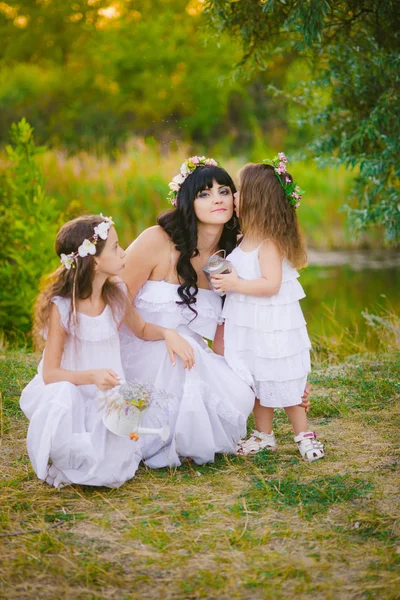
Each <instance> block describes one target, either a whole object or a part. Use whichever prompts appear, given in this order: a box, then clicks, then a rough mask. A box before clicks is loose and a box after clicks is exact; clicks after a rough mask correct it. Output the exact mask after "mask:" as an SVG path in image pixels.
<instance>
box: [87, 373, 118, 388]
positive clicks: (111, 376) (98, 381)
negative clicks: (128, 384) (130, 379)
mask: <svg viewBox="0 0 400 600" xmlns="http://www.w3.org/2000/svg"><path fill="white" fill-rule="evenodd" d="M93 383H94V385H96V386H97V387H98V388H99V390H102V391H103V392H106V391H107V390H111V389H112V388H113V387H115V386H116V385H119V384H120V383H121V378H120V377H119V376H118V375H117V374H116V373H115V372H114V371H113V370H112V369H96V370H95V371H93Z"/></svg>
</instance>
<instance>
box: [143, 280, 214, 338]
mask: <svg viewBox="0 0 400 600" xmlns="http://www.w3.org/2000/svg"><path fill="white" fill-rule="evenodd" d="M177 289H178V285H175V284H173V283H168V282H166V281H147V282H146V283H145V284H144V286H143V287H142V288H141V289H140V290H139V292H138V294H137V296H136V299H135V306H136V308H137V309H139V310H140V313H141V314H142V317H143V318H144V319H145V320H149V321H151V322H154V314H155V313H157V324H158V325H160V326H161V327H174V328H176V327H178V326H179V325H182V323H183V322H184V323H185V325H187V326H188V327H189V329H191V330H192V331H194V332H196V333H198V334H199V335H201V336H204V337H206V338H208V339H213V338H214V335H215V330H216V327H217V324H218V323H219V322H220V315H221V306H222V300H221V298H220V296H218V294H215V293H214V292H212V291H211V290H201V293H199V294H197V298H196V304H194V305H193V308H194V309H195V310H196V311H197V313H198V314H197V316H196V314H195V313H194V312H193V311H191V310H190V309H189V308H188V307H187V306H185V305H181V304H177V300H178V301H179V300H180V298H179V296H178V295H177Z"/></svg>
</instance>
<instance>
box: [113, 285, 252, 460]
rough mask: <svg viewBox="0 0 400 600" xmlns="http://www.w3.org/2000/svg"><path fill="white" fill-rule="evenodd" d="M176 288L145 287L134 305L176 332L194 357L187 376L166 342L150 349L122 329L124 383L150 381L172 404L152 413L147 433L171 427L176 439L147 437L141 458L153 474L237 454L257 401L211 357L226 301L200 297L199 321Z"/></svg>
mask: <svg viewBox="0 0 400 600" xmlns="http://www.w3.org/2000/svg"><path fill="white" fill-rule="evenodd" d="M177 290H178V285H175V284H174V283H168V282H166V281H147V282H146V283H145V284H144V286H143V287H142V288H141V289H140V291H139V293H138V294H137V296H136V299H135V306H136V309H137V310H138V311H139V313H140V314H141V316H142V317H143V319H144V320H145V321H148V322H150V323H155V324H157V325H160V326H162V327H167V328H170V329H176V330H177V332H178V333H179V334H181V335H182V336H183V337H185V338H186V339H187V340H188V341H189V342H190V344H191V345H192V346H193V348H194V350H195V366H194V367H193V368H192V369H191V370H190V371H189V370H187V369H186V370H185V369H184V368H183V363H182V361H181V360H180V359H179V358H177V361H176V365H175V366H173V365H172V363H171V360H170V358H169V356H168V352H167V348H166V345H165V342H164V341H163V340H161V341H156V342H146V341H143V340H139V339H137V338H136V337H135V336H133V335H132V334H131V332H130V331H129V330H127V329H126V328H124V327H122V328H121V354H122V364H123V368H124V371H125V376H126V378H127V380H131V379H140V380H142V381H144V380H148V381H150V382H151V383H152V384H153V385H154V386H155V387H156V388H157V389H158V390H161V391H165V392H167V393H168V394H169V400H168V402H167V403H166V404H165V405H164V406H163V410H160V407H157V406H153V407H152V406H150V408H149V409H148V411H146V413H145V416H144V419H143V425H144V426H149V427H158V426H160V425H162V424H164V423H166V422H167V423H169V426H170V431H171V436H170V439H169V440H167V443H166V444H162V442H161V441H160V440H158V441H157V440H156V439H155V438H153V437H152V439H150V436H147V437H146V436H143V437H142V453H143V458H144V459H145V461H146V464H147V465H148V466H150V467H166V466H173V465H175V466H177V465H180V464H181V462H180V459H181V458H182V457H191V458H193V459H194V461H195V462H196V463H198V464H202V463H206V462H210V461H213V460H214V457H215V454H216V453H217V452H227V453H229V452H234V451H235V447H236V444H237V442H238V441H239V439H240V438H241V437H242V436H243V435H244V434H245V433H246V421H247V417H248V416H249V414H250V412H251V411H252V409H253V406H254V394H253V392H252V391H251V389H250V388H249V387H248V385H247V384H246V383H245V382H243V381H242V380H241V379H240V377H238V376H237V375H236V374H235V373H234V372H233V371H232V370H231V369H230V367H229V366H228V365H227V363H226V361H225V359H224V358H223V357H222V356H218V355H216V354H214V353H213V352H212V351H211V350H210V349H209V347H208V344H207V342H206V341H205V340H204V338H207V339H211V340H212V339H213V338H214V335H215V330H216V327H217V323H218V321H219V319H220V315H221V306H222V301H221V298H220V297H219V296H218V295H217V294H215V293H214V292H212V291H211V290H205V289H199V292H198V295H197V302H196V305H195V308H196V310H197V312H198V315H197V317H196V316H195V314H194V313H193V312H191V311H190V310H189V309H188V308H187V307H186V306H185V307H182V305H179V304H177V303H176V302H177V301H179V300H180V298H179V296H178V293H177Z"/></svg>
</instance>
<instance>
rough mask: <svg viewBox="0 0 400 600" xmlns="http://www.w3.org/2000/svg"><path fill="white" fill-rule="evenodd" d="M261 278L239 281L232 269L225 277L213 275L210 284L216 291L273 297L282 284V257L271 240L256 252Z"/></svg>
mask: <svg viewBox="0 0 400 600" xmlns="http://www.w3.org/2000/svg"><path fill="white" fill-rule="evenodd" d="M258 258H259V262H260V270H261V277H260V278H259V279H239V277H238V275H237V273H236V271H235V270H234V269H233V270H232V272H231V273H229V274H227V275H214V276H213V277H212V284H213V287H214V289H215V290H216V291H220V292H224V293H226V292H236V293H238V294H247V295H249V296H275V294H277V293H278V292H279V290H280V287H281V284H282V257H281V255H280V252H279V250H278V248H277V246H276V244H275V243H274V242H273V241H272V240H266V241H265V242H263V244H262V245H261V247H260V249H259V250H258Z"/></svg>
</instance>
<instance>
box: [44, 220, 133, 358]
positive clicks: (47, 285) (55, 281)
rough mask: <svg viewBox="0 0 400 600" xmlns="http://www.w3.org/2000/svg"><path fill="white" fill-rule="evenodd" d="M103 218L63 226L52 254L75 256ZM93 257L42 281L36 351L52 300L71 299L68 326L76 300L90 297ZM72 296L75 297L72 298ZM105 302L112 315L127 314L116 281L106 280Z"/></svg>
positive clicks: (98, 250) (101, 243)
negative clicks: (73, 254)
mask: <svg viewBox="0 0 400 600" xmlns="http://www.w3.org/2000/svg"><path fill="white" fill-rule="evenodd" d="M103 221H104V218H103V217H101V216H99V215H86V216H83V217H78V218H77V219H73V220H72V221H69V222H68V223H65V225H63V226H62V227H61V229H60V230H59V232H58V233H57V237H56V243H55V250H56V253H57V254H58V256H61V254H70V253H71V252H76V251H77V249H78V247H79V246H80V245H81V244H82V242H83V241H84V240H85V239H90V238H91V237H92V236H93V233H94V228H95V227H96V225H100V223H102V222H103ZM105 244H106V240H102V239H101V238H99V239H98V240H97V244H96V256H100V254H101V253H102V251H103V250H104V246H105ZM95 266H96V263H95V260H94V256H92V255H90V254H89V255H88V256H85V257H84V258H81V257H80V258H78V259H77V261H76V263H75V267H76V268H74V269H72V268H71V269H69V270H67V269H65V268H64V267H59V268H58V269H56V270H55V271H54V272H53V273H51V274H50V275H48V276H47V277H46V279H45V280H44V287H43V288H42V290H41V292H40V293H39V295H38V298H37V300H36V305H35V309H34V327H33V332H34V338H35V343H36V347H37V348H42V347H43V332H45V331H46V330H47V327H48V323H49V317H50V309H51V304H52V301H51V300H52V298H53V297H54V296H61V297H62V298H70V299H71V310H70V313H69V324H70V323H71V320H72V313H73V309H72V306H73V305H74V304H75V300H80V299H84V298H89V296H90V295H91V293H92V284H93V279H94V276H95ZM74 292H75V297H73V295H74ZM101 294H102V296H103V299H104V302H105V303H106V304H108V305H110V308H111V311H112V314H113V316H114V318H115V320H116V321H117V319H116V314H124V313H125V312H126V310H127V305H128V302H127V299H126V297H125V294H124V293H123V291H122V290H121V288H120V286H119V285H118V283H117V281H116V280H115V279H113V278H110V277H109V278H108V279H107V280H106V282H105V283H104V285H103V288H102V290H101Z"/></svg>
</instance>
